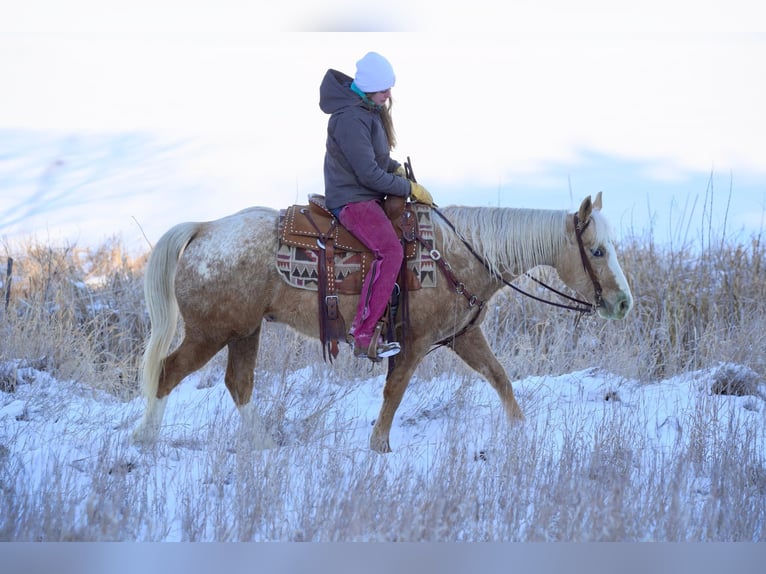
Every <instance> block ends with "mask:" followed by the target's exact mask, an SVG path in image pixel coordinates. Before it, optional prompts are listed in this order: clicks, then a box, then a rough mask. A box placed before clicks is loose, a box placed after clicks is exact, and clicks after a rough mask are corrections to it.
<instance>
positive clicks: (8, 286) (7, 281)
mask: <svg viewBox="0 0 766 574" xmlns="http://www.w3.org/2000/svg"><path fill="white" fill-rule="evenodd" d="M11 273H13V257H9V258H8V270H7V271H6V273H5V311H6V312H7V311H8V304H9V303H10V302H11Z"/></svg>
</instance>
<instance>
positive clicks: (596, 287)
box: [417, 205, 604, 315]
mask: <svg viewBox="0 0 766 574" xmlns="http://www.w3.org/2000/svg"><path fill="white" fill-rule="evenodd" d="M431 210H432V211H433V212H434V213H436V214H437V215H438V216H439V217H441V218H442V219H443V220H444V222H445V223H446V224H447V226H448V227H449V228H450V229H451V230H452V231H453V232H454V233H455V235H457V236H458V238H460V241H462V243H463V245H465V247H466V249H468V251H469V252H470V253H471V254H472V255H473V256H474V257H476V259H478V260H479V261H480V262H481V264H482V265H483V266H484V268H485V269H486V270H487V272H488V273H489V274H490V275H492V276H493V277H495V278H496V279H497V280H499V281H501V282H502V283H503V284H504V285H506V286H507V287H510V288H511V289H513V290H514V291H516V292H517V293H520V294H522V295H524V296H526V297H529V298H530V299H534V300H535V301H539V302H541V303H545V304H546V305H552V306H553V307H559V308H561V309H568V310H570V311H577V312H578V313H581V314H583V315H589V314H591V313H594V312H595V311H596V309H598V308H599V307H600V306H601V305H602V304H603V301H604V299H603V296H602V291H603V290H602V288H601V283H600V282H599V280H598V278H597V277H596V272H595V271H594V270H593V266H592V265H591V263H590V260H589V259H588V255H587V253H586V251H585V243H584V242H583V233H584V232H585V230H586V229H587V228H588V225H589V224H590V220H589V221H587V222H586V223H585V225H580V218H579V217H578V216H577V214H576V213H575V214H574V228H575V237H576V239H577V247H578V249H579V251H580V260H581V261H582V266H583V268H584V269H585V272H586V273H587V274H588V278H589V279H590V280H591V283H592V284H593V291H594V293H595V303H590V302H589V301H583V300H582V299H578V298H576V297H572V296H571V295H567V294H566V293H562V292H561V291H559V290H558V289H555V288H554V287H551V286H550V285H548V284H547V283H545V282H543V281H541V280H540V279H537V278H536V277H533V276H531V275H529V273H525V275H526V276H527V277H529V278H530V279H531V280H532V281H534V282H535V283H537V284H539V285H541V286H542V287H545V288H546V289H548V290H549V291H551V292H553V293H555V294H556V295H558V296H559V297H562V298H564V299H567V300H569V301H571V302H573V303H575V305H569V304H567V303H557V302H556V301H550V300H548V299H543V298H542V297H538V296H536V295H532V294H531V293H529V292H527V291H524V289H521V288H520V287H517V286H516V285H513V284H512V283H511V282H509V281H506V280H505V279H504V278H503V277H502V276H501V275H500V274H499V273H497V272H496V271H494V270H493V269H491V268H490V267H489V266H488V265H487V263H486V261H484V258H483V257H482V256H481V255H479V254H478V253H477V252H476V250H475V249H474V248H473V247H472V246H471V244H470V243H468V241H466V239H465V238H464V237H463V236H462V235H461V234H460V233H458V231H457V229H456V228H455V226H454V225H453V223H452V222H451V221H450V220H449V219H447V217H446V216H445V215H444V214H443V213H442V212H441V211H440V210H439V209H438V208H437V207H436V206H435V205H434V206H432V207H431ZM417 239H419V240H420V241H421V243H424V244H425V241H423V240H422V239H421V238H420V237H417ZM450 282H451V283H452V284H453V285H455V284H457V285H460V286H461V287H463V289H460V290H458V293H461V294H463V295H464V296H466V297H467V298H468V297H469V296H470V294H469V293H467V292H466V291H465V290H464V287H465V285H464V284H463V283H462V282H458V281H457V280H456V279H455V278H454V276H453V277H452V281H450ZM470 299H471V301H470V304H471V306H474V305H477V304H478V305H479V309H481V308H483V306H484V302H483V301H478V300H477V299H476V297H475V296H473V297H470ZM477 315H478V314H477Z"/></svg>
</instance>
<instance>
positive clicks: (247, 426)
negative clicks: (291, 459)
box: [225, 329, 275, 448]
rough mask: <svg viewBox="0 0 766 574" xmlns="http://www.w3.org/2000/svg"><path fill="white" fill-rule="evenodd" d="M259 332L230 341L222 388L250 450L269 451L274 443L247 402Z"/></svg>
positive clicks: (252, 379)
mask: <svg viewBox="0 0 766 574" xmlns="http://www.w3.org/2000/svg"><path fill="white" fill-rule="evenodd" d="M260 333H261V330H260V329H258V330H257V331H255V333H253V334H252V335H250V336H249V337H245V338H242V339H235V340H233V341H230V342H229V344H228V347H229V358H228V362H227V364H226V378H225V381H226V388H227V389H228V390H229V394H230V395H231V398H232V399H233V400H234V404H235V405H237V409H238V410H239V414H240V415H241V417H242V427H241V428H242V430H244V431H247V432H248V433H250V434H249V436H248V438H249V439H250V440H251V443H252V444H251V446H254V447H256V448H271V447H273V446H274V444H275V443H274V441H273V440H272V439H271V437H270V436H268V433H267V432H266V430H265V428H264V426H263V423H262V422H261V419H260V417H259V416H258V412H257V410H256V408H255V405H253V404H252V403H251V401H250V399H251V398H252V396H253V381H254V371H255V360H256V358H257V357H258V342H259V339H260Z"/></svg>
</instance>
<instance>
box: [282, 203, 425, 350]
mask: <svg viewBox="0 0 766 574" xmlns="http://www.w3.org/2000/svg"><path fill="white" fill-rule="evenodd" d="M308 200H309V203H308V205H292V206H290V207H288V208H287V209H284V210H282V211H281V212H280V218H279V242H280V244H282V245H288V246H291V247H296V248H302V249H305V250H309V251H311V252H313V253H314V255H315V257H316V260H317V303H318V315H319V335H320V340H321V342H322V355H323V357H324V358H325V360H327V353H328V352H329V354H330V361H332V359H334V358H336V357H337V356H338V340H339V339H343V340H345V339H346V325H345V321H344V320H343V316H342V315H341V314H340V310H339V305H338V302H339V301H338V295H339V294H344V295H345V294H358V293H360V292H361V290H362V285H363V283H364V278H365V277H366V275H367V273H369V271H370V266H371V265H372V262H373V260H374V255H373V254H372V252H371V251H370V250H369V249H368V248H367V247H366V246H365V245H364V244H363V243H362V242H361V241H359V240H358V239H357V238H356V237H355V236H354V235H353V234H352V233H351V232H350V231H348V230H347V229H346V228H345V227H343V226H342V225H341V224H340V222H339V221H338V220H337V219H336V218H335V216H333V214H332V213H331V212H330V211H329V210H328V209H327V207H326V206H325V198H324V196H323V195H319V194H312V195H309V198H308ZM384 209H385V211H386V214H387V215H388V217H389V219H390V220H391V223H392V224H393V227H394V230H395V231H396V233H397V235H398V236H399V238H400V240H401V241H402V245H403V249H404V253H405V257H404V261H403V263H402V269H401V272H400V275H399V280H398V286H399V289H398V300H397V301H396V303H397V305H396V307H397V308H398V309H400V310H401V318H400V321H401V323H400V324H401V325H402V326H403V327H404V330H405V331H406V327H407V325H408V324H409V312H408V298H407V293H408V292H409V291H410V290H413V289H419V288H420V280H419V279H418V277H417V276H416V275H415V274H414V273H413V272H412V271H411V270H410V269H408V267H407V260H409V259H412V258H413V257H415V256H416V254H417V252H418V249H417V248H418V241H417V237H418V236H419V235H418V218H417V216H416V214H415V213H414V212H413V208H412V204H410V203H408V202H407V201H406V200H405V198H402V197H396V196H389V197H387V198H386V200H385V202H384ZM344 252H345V253H349V254H353V255H354V258H355V259H356V258H358V261H359V270H358V271H355V272H352V273H349V274H347V275H345V276H343V277H339V276H338V275H337V274H336V272H335V260H336V255H338V254H341V253H344ZM392 311H393V312H396V311H395V310H392V309H391V305H389V313H388V314H386V315H384V317H385V318H386V322H387V323H388V332H389V337H390V336H392V335H393V323H394V319H395V318H394V317H389V315H391V312H392Z"/></svg>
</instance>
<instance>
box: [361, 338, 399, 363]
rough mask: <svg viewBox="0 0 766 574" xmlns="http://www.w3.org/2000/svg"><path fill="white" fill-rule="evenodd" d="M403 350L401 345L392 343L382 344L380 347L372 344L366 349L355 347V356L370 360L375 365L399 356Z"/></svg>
mask: <svg viewBox="0 0 766 574" xmlns="http://www.w3.org/2000/svg"><path fill="white" fill-rule="evenodd" d="M401 350H402V348H401V347H400V346H399V343H397V342H396V341H392V342H390V343H387V342H382V343H379V344H378V345H374V344H373V343H370V346H369V347H367V348H366V349H365V348H364V347H356V346H355V347H354V356H355V357H358V358H362V359H370V360H371V361H372V362H373V363H379V362H380V361H382V360H383V359H386V358H388V357H393V356H394V355H397V354H399V352H400V351H401Z"/></svg>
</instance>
